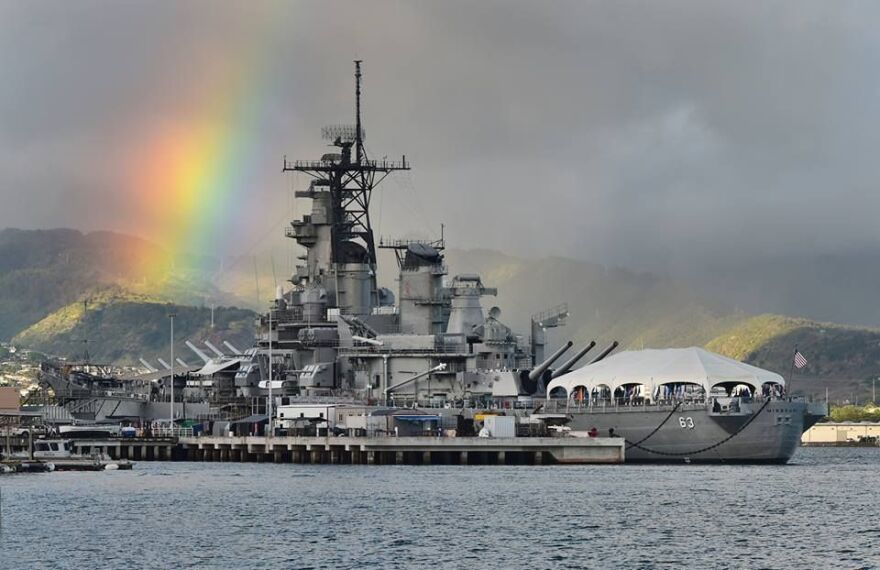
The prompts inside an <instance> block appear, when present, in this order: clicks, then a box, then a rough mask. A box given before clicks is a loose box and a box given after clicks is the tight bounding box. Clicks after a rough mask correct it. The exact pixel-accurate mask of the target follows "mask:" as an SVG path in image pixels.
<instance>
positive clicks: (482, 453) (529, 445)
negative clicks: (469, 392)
mask: <svg viewBox="0 0 880 570" xmlns="http://www.w3.org/2000/svg"><path fill="white" fill-rule="evenodd" d="M71 441H72V446H73V452H74V454H77V455H86V456H88V455H91V454H93V453H97V454H104V455H106V456H108V457H110V458H112V459H123V458H124V459H129V460H132V461H151V460H156V461H212V462H226V461H235V462H254V463H312V464H325V463H326V464H349V465H395V464H396V465H485V464H489V465H493V464H496V465H543V464H552V463H562V464H591V463H623V462H624V441H623V439H621V438H607V437H591V438H579V437H509V438H484V437H268V438H267V437H215V436H201V437H184V438H179V439H174V438H151V439H145V438H124V439H103V440H95V439H83V440H71ZM26 449H27V441H26V440H21V439H17V440H13V441H12V444H11V450H12V451H23V450H26Z"/></svg>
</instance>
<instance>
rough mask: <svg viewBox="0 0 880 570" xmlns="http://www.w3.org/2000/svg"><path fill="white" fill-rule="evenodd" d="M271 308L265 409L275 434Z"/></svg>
mask: <svg viewBox="0 0 880 570" xmlns="http://www.w3.org/2000/svg"><path fill="white" fill-rule="evenodd" d="M272 368H273V366H272V308H271V307H269V405H268V406H267V411H268V413H269V421H268V423H267V425H268V427H269V434H271V435H274V434H275V426H274V421H273V417H272V416H273V411H274V409H273V408H274V407H275V402H274V400H273V399H272Z"/></svg>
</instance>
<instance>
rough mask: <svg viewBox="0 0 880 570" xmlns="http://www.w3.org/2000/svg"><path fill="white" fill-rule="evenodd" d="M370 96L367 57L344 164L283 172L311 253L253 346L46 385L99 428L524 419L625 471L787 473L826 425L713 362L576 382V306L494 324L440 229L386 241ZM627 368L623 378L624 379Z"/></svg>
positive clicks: (494, 315) (302, 165)
mask: <svg viewBox="0 0 880 570" xmlns="http://www.w3.org/2000/svg"><path fill="white" fill-rule="evenodd" d="M361 98H362V71H361V62H360V61H356V62H355V113H354V118H355V123H354V124H351V125H349V124H344V125H331V126H328V127H325V128H324V129H323V130H322V137H323V139H324V140H325V141H326V142H327V143H328V144H329V145H330V147H331V152H327V153H324V154H323V155H322V156H321V157H320V158H318V159H315V160H288V159H287V158H286V157H285V158H284V161H283V165H282V171H283V173H296V174H298V175H300V178H304V179H306V180H307V181H308V184H307V187H305V188H294V189H293V192H294V196H295V198H296V199H297V200H298V203H300V204H302V203H303V202H304V201H307V203H308V207H307V208H306V213H304V214H303V215H302V216H301V217H300V218H299V219H295V220H292V221H291V222H290V223H289V225H288V226H287V227H286V228H285V235H286V236H287V237H288V238H291V239H292V240H293V241H294V242H295V243H296V244H297V245H298V246H299V247H300V251H301V253H302V254H301V255H300V256H299V258H298V259H299V261H300V263H299V265H298V266H297V267H296V270H295V271H294V273H293V275H291V276H290V279H289V285H288V286H287V287H286V288H282V287H278V288H277V290H276V292H275V295H274V299H273V300H272V301H271V302H270V304H269V307H268V310H266V311H265V312H264V313H263V314H261V315H260V317H259V319H258V322H257V323H256V325H257V334H256V338H255V342H254V345H253V346H252V347H251V348H249V349H247V350H245V351H239V350H237V349H235V347H232V346H231V345H228V346H227V348H228V349H230V350H229V351H221V350H219V349H216V347H214V346H213V345H209V348H210V349H211V350H212V353H213V354H207V353H205V352H204V351H203V350H201V349H200V348H199V347H197V346H195V345H193V344H192V343H188V346H189V347H190V349H192V350H193V352H194V353H195V354H196V355H197V356H198V357H199V358H200V359H201V360H202V361H203V365H202V366H199V367H183V366H181V367H179V368H177V369H176V371H175V370H174V365H175V363H174V362H172V363H171V366H169V367H167V368H171V370H168V369H166V370H157V369H151V370H150V372H149V373H148V374H146V375H140V376H138V377H133V378H128V379H113V380H112V381H110V380H108V379H106V378H103V377H102V376H101V375H96V374H89V373H87V372H83V371H81V370H76V369H72V368H70V367H64V366H58V365H47V366H45V367H44V372H45V373H44V381H45V382H46V385H47V386H51V387H52V388H53V389H54V390H55V393H56V396H59V397H60V398H61V399H62V400H63V401H64V403H65V407H66V409H68V410H70V411H71V412H72V414H73V415H74V416H75V417H80V418H82V419H88V420H90V421H118V420H120V419H132V418H140V419H141V420H148V421H149V420H155V419H160V418H162V417H163V415H162V414H163V413H164V414H165V415H164V417H165V418H168V405H169V404H168V402H169V401H170V400H171V398H172V397H173V398H174V402H175V403H174V404H173V406H174V408H173V409H174V410H175V414H178V413H180V412H178V410H180V411H181V412H182V413H184V414H185V415H186V414H187V412H186V408H187V406H188V407H189V416H188V417H192V418H202V419H208V418H211V419H218V418H234V417H236V416H241V415H243V414H248V413H249V414H264V415H268V416H270V417H271V418H272V420H275V419H276V418H280V417H282V416H283V415H284V412H285V411H287V412H288V416H289V415H290V414H289V412H291V411H295V410H307V409H316V406H317V407H319V408H322V409H324V410H325V412H322V413H321V418H324V419H326V418H329V417H330V413H329V412H327V411H326V410H329V409H330V408H333V407H344V406H357V407H358V409H359V410H367V411H369V410H373V411H377V410H386V411H387V410H395V409H401V410H412V409H420V410H421V409H430V410H431V413H432V414H436V416H438V417H441V418H442V422H443V423H444V425H449V426H456V427H458V429H462V425H463V424H462V419H465V420H467V421H468V422H470V425H472V426H477V427H478V426H479V425H480V422H481V420H482V419H484V418H485V417H486V416H487V415H511V416H515V417H516V419H517V424H518V429H520V430H529V433H535V432H538V433H553V432H555V433H557V434H559V435H560V436H566V435H567V436H570V437H571V436H582V437H590V436H595V435H597V434H601V435H602V436H605V435H611V436H618V437H622V438H625V441H626V460H627V461H629V462H632V461H636V462H640V461H645V462H649V461H662V462H772V463H784V462H786V461H788V460H789V459H790V458H791V457H792V455H793V454H794V452H795V451H796V449H797V447H798V444H799V441H800V436H801V434H802V432H803V431H805V430H806V429H808V428H809V427H810V426H811V425H812V424H813V423H814V422H815V421H817V420H818V419H820V418H821V417H823V416H824V415H825V413H826V411H827V410H826V408H825V404H818V403H810V402H806V401H803V400H798V399H794V398H790V397H788V396H786V394H785V381H784V379H783V378H782V377H781V376H779V375H777V374H773V373H770V372H767V371H762V370H760V369H757V368H754V367H749V366H747V365H745V364H742V363H738V362H736V361H731V360H729V359H723V357H720V356H718V355H713V354H711V353H708V352H706V351H702V350H701V349H670V350H666V351H664V350H660V351H644V352H643V351H633V352H622V353H618V354H615V355H613V356H610V355H611V354H612V353H613V352H614V351H615V350H616V349H617V348H618V343H617V342H614V343H611V344H610V345H608V346H607V347H604V349H603V350H599V351H598V352H597V354H596V356H595V357H594V358H592V359H590V360H589V362H587V363H586V364H585V365H583V366H581V367H580V368H578V365H579V364H581V363H582V362H584V360H585V358H586V356H587V354H588V353H590V352H591V351H592V350H593V349H594V348H596V343H595V342H590V343H589V344H587V345H585V346H583V347H578V349H576V350H573V349H574V345H573V343H572V342H571V341H567V342H565V343H564V344H563V345H562V346H560V347H558V348H556V349H555V350H550V347H549V346H548V343H547V331H548V330H549V329H552V328H556V327H562V326H564V325H565V323H566V319H567V318H568V316H569V315H568V309H567V307H566V306H565V305H558V306H554V307H552V308H550V309H547V310H545V311H542V312H538V313H536V314H535V315H534V316H533V317H532V319H531V326H530V330H529V331H528V334H518V333H516V332H515V331H514V330H512V328H511V327H509V326H508V325H506V324H505V323H504V321H503V318H502V311H501V309H500V308H499V307H497V306H491V307H490V308H489V309H488V310H484V306H483V299H484V298H486V297H491V296H496V295H497V290H496V289H494V288H492V287H491V286H490V284H487V283H485V282H484V281H483V279H482V277H481V276H480V275H477V274H471V273H467V274H465V273H458V274H456V273H450V270H449V268H448V266H447V264H446V261H445V236H444V234H443V230H442V229H441V231H440V232H439V234H440V235H439V237H437V238H436V239H426V240H414V239H382V238H380V239H379V240H376V237H375V235H374V231H373V226H372V224H371V218H370V205H371V198H372V193H373V191H374V190H375V189H376V188H377V187H378V186H379V185H380V184H381V183H382V182H383V180H385V179H386V178H387V177H389V176H394V175H396V174H397V173H399V172H402V171H408V170H410V168H411V164H410V162H409V161H408V160H407V158H406V156H405V155H404V156H402V157H401V158H400V159H399V160H388V159H387V158H383V159H381V160H377V159H373V158H370V157H369V156H368V155H367V152H366V149H365V146H364V141H365V138H366V132H365V129H364V127H363V125H362V122H361ZM379 250H387V251H389V252H391V253H393V255H394V258H395V259H396V264H397V290H396V291H392V290H390V289H388V288H384V287H380V286H379V284H378V278H377V275H378V271H379V257H378V251H379ZM676 351H679V352H676ZM648 353H650V354H651V355H654V356H655V357H654V358H653V359H652V358H647V357H646V354H648ZM679 357H680V358H679ZM676 358H678V359H677V360H676ZM694 359H695V360H694ZM635 361H638V362H641V363H642V364H643V366H642V367H641V368H639V367H635V368H634V367H633V366H631V364H632V362H635ZM694 361H696V362H697V363H698V366H697V367H696V369H695V368H694ZM676 363H678V364H676ZM722 364H723V366H722ZM699 365H702V366H703V368H700V366H699ZM652 366H657V367H658V368H657V369H652ZM624 369H625V370H628V371H629V372H630V374H629V376H627V379H626V382H622V381H618V380H615V378H618V377H620V370H624ZM634 370H637V372H633V371H634ZM701 374H702V375H703V376H702V377H701V376H700V375H701ZM713 374H714V375H713ZM615 375H616V376H615ZM618 379H619V378H618ZM174 390H176V394H177V396H176V397H175V396H172V395H171V394H173V393H174ZM178 406H179V407H178ZM297 406H299V408H297ZM181 408H182V410H181ZM86 412H87V415H86ZM325 413H326V414H327V415H326V416H325V415H324V414H325ZM299 417H300V418H304V419H307V417H306V412H302V411H300V413H299ZM334 418H336V420H335V421H340V422H344V421H345V419H344V418H345V415H344V414H335V415H334ZM331 427H334V426H331ZM342 427H345V426H342Z"/></svg>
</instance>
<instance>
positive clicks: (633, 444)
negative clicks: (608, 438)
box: [624, 398, 770, 457]
mask: <svg viewBox="0 0 880 570" xmlns="http://www.w3.org/2000/svg"><path fill="white" fill-rule="evenodd" d="M769 403H770V400H769V398H768V399H767V400H766V401H765V402H764V404H763V405H762V406H761V407H760V408H758V411H757V412H755V413H754V414H753V415H752V417H750V418H749V419H748V421H746V423H744V424H743V425H741V426H740V428H739V429H738V430H736V431H735V432H733V433H732V434H730V435H729V436H727V437H725V438H724V439H722V440H721V441H719V442H717V443H713V444H712V445H710V446H708V447H704V448H702V449H697V450H694V451H687V452H684V453H673V452H669V451H657V450H656V449H650V448H648V447H644V446H642V445H639V444H640V443H641V441H644V439H642V440H641V441H639V442H631V441H629V440H626V439H625V440H624V441H626V443H628V444H630V447H635V448H638V449H641V450H642V451H647V452H648V453H653V454H655V455H664V456H666V457H687V456H690V455H698V454H700V453H705V452H706V451H710V450H712V449H715V448H716V447H718V446H720V445H723V444H725V443H727V442H728V441H730V440H731V439H733V438H734V437H736V436H737V435H739V434H740V432H742V431H743V430H744V429H746V428H747V427H748V426H749V424H751V423H752V422H753V421H754V420H755V418H757V417H758V416H759V415H760V414H761V412H763V411H764V408H766V407H767V404H769ZM667 419H669V418H667ZM663 421H664V422H665V421H666V420H663ZM661 425H662V424H661ZM652 435H653V434H652ZM627 449H629V448H627Z"/></svg>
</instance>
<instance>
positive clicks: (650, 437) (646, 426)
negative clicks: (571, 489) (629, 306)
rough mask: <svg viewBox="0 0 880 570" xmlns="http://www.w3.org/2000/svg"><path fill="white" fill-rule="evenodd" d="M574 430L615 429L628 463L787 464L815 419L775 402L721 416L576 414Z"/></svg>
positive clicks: (687, 411)
mask: <svg viewBox="0 0 880 570" xmlns="http://www.w3.org/2000/svg"><path fill="white" fill-rule="evenodd" d="M568 415H569V417H570V418H571V421H570V423H569V424H568V426H570V427H571V429H572V430H578V431H589V430H591V429H592V428H596V429H597V430H598V431H599V434H600V435H607V434H608V433H609V430H611V429H613V430H614V435H617V436H620V437H624V438H625V439H626V442H627V444H626V461H627V463H682V462H688V463H786V462H788V460H789V459H791V457H792V456H793V455H794V453H795V451H796V450H797V448H798V445H799V444H800V439H801V434H802V433H803V431H804V429H805V427H806V425H805V421H807V418H809V414H808V405H807V404H805V403H804V402H789V401H785V400H772V401H770V402H768V403H766V405H764V403H752V404H749V405H748V406H744V408H743V410H742V413H737V414H717V413H713V412H712V410H711V409H709V408H706V407H703V406H691V407H687V406H679V407H678V408H676V409H675V410H674V411H673V407H672V406H665V407H664V406H656V407H655V406H651V407H621V408H614V407H606V408H600V407H596V408H584V409H581V410H570V411H569V414H568Z"/></svg>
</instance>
